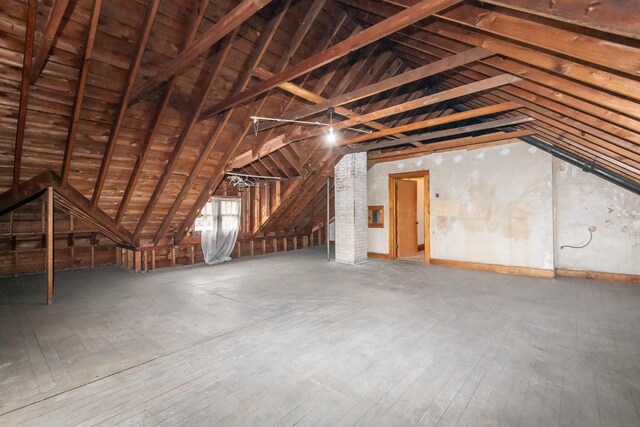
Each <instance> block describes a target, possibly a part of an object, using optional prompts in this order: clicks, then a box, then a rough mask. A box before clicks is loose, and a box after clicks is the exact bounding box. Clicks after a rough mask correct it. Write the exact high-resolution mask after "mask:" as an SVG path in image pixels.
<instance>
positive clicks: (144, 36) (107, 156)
mask: <svg viewBox="0 0 640 427" xmlns="http://www.w3.org/2000/svg"><path fill="white" fill-rule="evenodd" d="M159 6H160V0H152V2H151V4H149V6H147V14H146V16H145V18H144V23H143V26H142V31H141V32H140V36H139V37H138V44H137V46H136V50H135V56H134V58H133V60H132V61H131V63H130V65H129V72H128V74H127V81H126V83H125V85H124V90H123V92H122V95H121V96H120V103H119V105H118V110H117V111H118V112H117V114H116V117H115V119H114V121H113V124H112V126H111V131H110V132H109V140H108V141H107V145H106V147H105V149H104V154H103V155H102V163H101V165H100V171H99V172H98V178H97V180H96V185H95V187H94V190H93V197H92V198H91V205H92V206H94V207H95V206H98V203H99V202H100V196H101V195H102V188H103V187H104V182H105V181H106V179H107V172H108V171H109V166H110V165H111V158H112V157H113V152H114V151H115V148H116V142H117V141H118V137H119V136H120V129H121V128H122V124H123V123H124V118H125V116H126V114H127V107H128V105H129V98H130V96H131V92H132V91H133V85H134V83H135V81H136V78H137V77H138V71H139V70H140V64H141V63H142V55H143V54H144V51H145V49H146V47H147V42H148V41H149V35H150V34H151V27H152V26H153V22H154V21H155V18H156V14H157V12H158V7H159Z"/></svg>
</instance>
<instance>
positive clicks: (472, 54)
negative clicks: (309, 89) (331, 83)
mask: <svg viewBox="0 0 640 427" xmlns="http://www.w3.org/2000/svg"><path fill="white" fill-rule="evenodd" d="M492 55H493V53H491V52H489V51H488V50H486V49H483V48H472V49H469V50H467V51H465V52H462V53H459V54H455V55H452V56H449V57H446V58H443V59H441V60H439V61H435V62H432V63H430V64H427V65H425V66H422V67H420V68H416V69H413V70H410V71H407V72H406V73H402V74H400V75H397V76H394V77H390V78H388V79H386V80H383V81H378V82H375V83H373V84H371V85H369V86H365V87H361V88H358V89H355V90H353V91H351V92H349V93H345V94H343V95H340V96H336V97H334V98H331V99H327V100H324V101H323V102H320V103H317V104H316V105H312V106H309V107H305V108H302V109H300V110H297V111H293V112H291V113H288V114H283V115H282V116H281V117H280V118H282V119H287V120H299V119H302V118H305V117H308V116H312V115H314V114H318V113H320V112H322V111H325V110H327V109H328V108H330V107H333V108H336V107H340V106H342V105H345V104H348V103H350V102H354V101H358V100H360V99H363V98H368V97H370V96H373V95H376V94H379V93H382V92H385V91H387V90H390V89H395V88H397V87H401V86H404V85H407V84H409V83H413V82H415V81H418V80H421V79H424V78H427V77H430V76H433V75H435V74H439V73H442V72H445V71H448V70H451V69H453V68H457V67H460V66H463V65H465V64H469V63H470V62H474V61H478V60H480V59H484V58H487V57H489V56H492ZM275 126H278V124H273V125H269V126H265V127H263V128H262V129H260V130H265V129H269V128H271V127H275Z"/></svg>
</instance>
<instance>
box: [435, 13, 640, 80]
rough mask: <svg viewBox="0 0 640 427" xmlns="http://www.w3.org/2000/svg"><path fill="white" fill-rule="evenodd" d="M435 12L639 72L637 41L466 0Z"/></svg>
mask: <svg viewBox="0 0 640 427" xmlns="http://www.w3.org/2000/svg"><path fill="white" fill-rule="evenodd" d="M636 13H637V10H636ZM437 16H438V17H439V18H440V19H443V20H447V21H450V22H453V23H456V24H459V25H463V26H465V27H471V28H474V29H480V30H483V31H486V32H489V33H491V34H495V35H497V36H499V37H501V38H507V39H509V40H512V41H514V42H517V43H524V44H526V45H529V46H535V47H536V48H542V49H545V50H550V51H553V52H556V53H558V54H560V55H563V56H567V57H569V58H574V59H576V60H578V61H582V62H588V63H591V64H595V65H598V66H600V67H604V68H608V69H611V70H616V71H619V72H621V73H626V74H628V75H631V76H634V77H637V76H638V73H639V72H640V49H638V47H637V43H634V44H635V45H636V47H632V46H628V45H624V44H621V43H618V42H616V41H614V40H610V39H606V38H597V37H594V36H591V35H588V34H584V33H576V32H574V31H571V30H565V29H563V28H561V27H557V26H552V25H550V24H546V23H544V21H542V22H540V21H536V20H529V19H523V18H521V17H517V16H513V15H509V14H506V13H500V12H499V11H498V10H487V9H485V8H482V7H478V6H475V5H473V4H467V3H464V4H462V5H461V6H460V7H456V8H454V9H451V10H448V11H447V12H446V13H444V14H439V15H437ZM611 58H624V61H612V60H611Z"/></svg>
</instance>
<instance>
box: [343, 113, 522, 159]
mask: <svg viewBox="0 0 640 427" xmlns="http://www.w3.org/2000/svg"><path fill="white" fill-rule="evenodd" d="M533 120H534V119H533V118H531V117H528V116H515V117H509V118H505V119H497V120H490V121H486V122H482V123H477V124H473V125H466V126H461V127H457V128H451V129H445V130H439V131H434V132H428V133H421V134H418V135H411V136H407V137H405V138H399V139H396V140H391V141H383V142H374V143H372V144H363V145H361V146H356V147H353V148H350V149H348V150H347V152H360V151H371V150H379V149H382V148H389V147H396V146H400V145H406V144H410V143H412V142H417V141H421V142H423V141H429V140H432V139H438V138H444V137H449V136H453V135H462V134H465V133H473V132H477V131H481V130H489V129H496V128H501V127H510V126H513V125H517V124H521V123H526V122H530V121H533Z"/></svg>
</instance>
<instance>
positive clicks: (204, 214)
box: [194, 199, 213, 231]
mask: <svg viewBox="0 0 640 427" xmlns="http://www.w3.org/2000/svg"><path fill="white" fill-rule="evenodd" d="M212 215H213V201H212V200H211V199H209V201H208V202H207V203H206V204H205V205H204V207H203V208H202V210H201V211H200V215H198V217H197V218H196V223H195V225H194V230H195V231H203V230H204V229H205V223H206V219H207V218H208V217H209V216H212ZM207 229H208V230H212V229H213V221H208V223H207Z"/></svg>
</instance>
